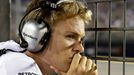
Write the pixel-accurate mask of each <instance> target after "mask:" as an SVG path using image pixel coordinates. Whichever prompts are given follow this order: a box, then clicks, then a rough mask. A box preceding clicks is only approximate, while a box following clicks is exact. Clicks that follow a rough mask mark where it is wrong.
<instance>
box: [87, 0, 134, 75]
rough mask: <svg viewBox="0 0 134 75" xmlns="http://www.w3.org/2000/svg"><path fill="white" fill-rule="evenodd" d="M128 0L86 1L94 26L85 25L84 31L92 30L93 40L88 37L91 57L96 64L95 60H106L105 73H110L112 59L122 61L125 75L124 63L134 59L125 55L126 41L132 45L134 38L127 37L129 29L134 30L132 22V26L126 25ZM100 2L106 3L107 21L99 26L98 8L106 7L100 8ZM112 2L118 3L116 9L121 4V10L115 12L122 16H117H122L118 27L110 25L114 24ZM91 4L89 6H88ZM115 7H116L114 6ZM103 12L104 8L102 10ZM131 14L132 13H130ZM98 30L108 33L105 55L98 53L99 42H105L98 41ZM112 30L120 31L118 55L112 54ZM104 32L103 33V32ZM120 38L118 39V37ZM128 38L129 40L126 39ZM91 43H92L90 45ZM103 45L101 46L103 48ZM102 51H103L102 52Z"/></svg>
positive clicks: (124, 74)
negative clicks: (106, 70)
mask: <svg viewBox="0 0 134 75" xmlns="http://www.w3.org/2000/svg"><path fill="white" fill-rule="evenodd" d="M129 1H131V0H89V1H87V2H88V5H89V8H91V10H92V11H93V23H92V25H94V27H87V28H86V32H94V38H95V39H94V40H90V38H91V37H89V40H87V41H89V42H88V46H90V45H91V46H93V47H94V54H92V55H90V56H91V58H92V59H94V60H95V63H96V64H97V61H98V60H103V61H108V74H107V75H111V62H112V61H116V62H122V63H123V64H122V72H123V73H122V75H126V73H125V72H126V63H127V62H132V63H133V62H134V59H133V57H131V58H128V57H127V56H126V54H127V47H126V46H127V43H129V42H133V43H132V45H133V46H134V41H133V40H134V38H133V39H128V38H127V32H129V31H131V32H134V24H133V27H128V22H127V21H128V20H127V18H129V17H128V16H127V11H128V7H127V6H128V3H129ZM132 2H133V4H134V1H132ZM101 3H104V4H105V3H106V4H107V7H106V8H108V9H107V14H106V15H108V18H106V19H107V21H108V23H107V24H106V26H105V27H104V26H103V27H101V26H99V25H100V23H99V17H100V14H99V13H101V12H99V11H100V10H101V11H103V9H106V8H101V9H100V7H98V5H99V4H101ZM114 3H119V5H117V9H118V6H119V7H120V5H122V6H121V7H120V8H121V10H122V11H119V12H117V13H118V14H122V16H119V17H122V18H121V22H122V24H121V26H118V27H114V26H112V25H114V24H113V23H112V22H113V15H114V14H115V13H113V12H114V10H113V7H114V6H113V4H114ZM90 6H91V7H90ZM115 8H116V7H115ZM104 12H105V10H104ZM132 12H133V13H134V11H133V10H132ZM132 16H133V15H132ZM100 31H104V32H107V33H108V35H107V39H106V41H107V42H108V43H107V45H105V46H104V47H107V50H108V51H107V55H103V54H99V53H98V52H100V51H98V49H99V48H100V44H103V42H106V41H105V39H103V41H101V42H100V40H101V39H99V38H100V35H101V34H99V32H100ZM113 31H119V32H122V36H121V37H122V42H120V44H119V45H120V46H121V48H122V49H121V53H120V54H121V55H120V56H114V55H112V54H113V53H112V47H113V46H112V45H113V39H116V38H113V37H112V35H113V34H112V32H113ZM104 34H105V33H104ZM116 35H120V34H116ZM132 35H133V34H131V36H130V37H132ZM119 40H120V39H119ZM128 40H129V41H128ZM114 42H115V43H114V44H115V45H118V44H117V43H118V42H119V41H118V39H116V41H114ZM92 44H93V45H92ZM104 47H103V48H104ZM102 53H103V52H102Z"/></svg>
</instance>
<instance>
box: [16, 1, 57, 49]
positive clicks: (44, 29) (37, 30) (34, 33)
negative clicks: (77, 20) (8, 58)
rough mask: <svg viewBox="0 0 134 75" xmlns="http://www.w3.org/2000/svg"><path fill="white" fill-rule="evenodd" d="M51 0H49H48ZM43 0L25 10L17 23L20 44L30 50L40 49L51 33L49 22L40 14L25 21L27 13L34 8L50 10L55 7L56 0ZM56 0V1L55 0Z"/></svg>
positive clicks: (45, 43)
mask: <svg viewBox="0 0 134 75" xmlns="http://www.w3.org/2000/svg"><path fill="white" fill-rule="evenodd" d="M50 1H51V0H50ZM50 1H46V0H43V1H41V2H40V3H39V5H38V6H37V7H35V8H33V9H31V10H30V11H29V12H27V13H26V14H25V15H24V16H23V18H22V20H21V22H20V24H19V37H20V46H21V47H22V48H25V49H26V50H28V51H31V52H39V51H41V50H42V49H43V48H44V47H45V46H46V45H47V43H48V41H49V39H50V35H51V29H50V26H49V24H48V23H47V22H46V21H44V20H43V18H42V15H41V16H38V15H37V17H35V18H34V19H30V20H28V21H25V18H26V16H27V15H29V14H30V13H31V12H32V11H34V10H43V9H44V8H45V9H44V10H47V11H48V12H50V11H51V10H54V9H56V8H57V5H56V3H57V2H58V0H52V1H54V2H55V3H54V2H50ZM56 1H57V2H56Z"/></svg>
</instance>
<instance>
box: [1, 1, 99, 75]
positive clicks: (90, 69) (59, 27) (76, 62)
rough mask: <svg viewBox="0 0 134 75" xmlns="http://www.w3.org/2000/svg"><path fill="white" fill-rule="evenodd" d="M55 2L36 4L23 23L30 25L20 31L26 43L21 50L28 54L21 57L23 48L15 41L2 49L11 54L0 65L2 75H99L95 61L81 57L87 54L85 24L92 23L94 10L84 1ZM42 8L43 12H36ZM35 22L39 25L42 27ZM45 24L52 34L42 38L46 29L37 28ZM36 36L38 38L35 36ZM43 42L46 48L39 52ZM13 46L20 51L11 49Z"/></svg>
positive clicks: (28, 10) (21, 27) (31, 7)
mask: <svg viewBox="0 0 134 75" xmlns="http://www.w3.org/2000/svg"><path fill="white" fill-rule="evenodd" d="M41 1H42V2H41ZM52 1H55V2H54V3H53V2H51V0H48V1H46V0H44V1H43V0H33V1H32V3H31V4H30V5H29V7H28V9H27V11H26V13H27V14H26V16H25V17H24V19H23V20H24V21H26V23H22V24H24V25H21V24H20V28H19V33H20V34H19V35H20V38H21V42H22V43H21V44H20V46H21V47H23V49H24V48H25V49H27V51H26V52H25V54H24V53H18V51H17V50H18V48H20V51H21V50H22V48H21V47H20V46H18V45H17V44H16V43H13V41H8V44H5V46H4V47H1V49H4V50H5V49H6V51H7V50H8V51H7V52H6V54H3V55H2V56H1V57H0V60H3V61H1V62H0V66H1V67H2V68H1V69H0V71H1V73H2V75H52V74H54V73H57V74H59V75H97V68H96V65H95V64H94V63H93V61H92V60H91V59H88V58H87V57H85V56H82V55H80V53H82V52H84V48H83V45H82V42H83V39H84V36H85V30H84V29H85V24H87V23H88V22H89V21H90V20H91V12H90V10H88V9H87V8H86V6H85V5H84V4H83V3H82V2H80V1H75V0H61V1H57V2H56V0H52ZM43 2H44V4H43ZM47 4H48V5H47ZM38 5H39V6H40V7H41V8H36V6H38ZM34 8H36V9H34ZM40 19H41V21H40ZM33 20H35V21H38V22H39V24H38V23H35V21H34V22H33ZM42 20H43V22H44V21H45V23H47V25H48V26H49V28H50V29H47V30H48V31H49V30H50V31H49V32H44V34H45V35H44V34H43V35H42V29H43V28H37V24H38V26H39V27H40V24H42ZM25 24H26V25H25ZM27 24H28V25H27ZM31 28H33V29H31ZM36 28H37V29H36ZM38 29H41V30H38ZM33 32H34V34H35V33H36V34H37V35H34V34H33ZM37 32H38V33H37ZM40 32H41V33H40ZM38 34H39V35H38ZM40 34H41V35H40ZM46 34H47V35H46ZM42 36H43V38H42ZM46 36H47V37H49V38H47V39H45V40H47V42H46V41H45V40H44V38H46ZM31 40H32V41H31ZM42 40H43V46H41V48H40V49H39V50H37V49H38V47H37V48H36V46H38V45H39V44H40V42H41V44H40V45H42ZM36 41H37V43H36ZM6 43H7V42H6ZM11 43H12V45H14V46H15V47H17V49H14V48H7V47H9V45H11ZM33 43H34V44H33ZM12 45H11V46H12ZM40 45H39V47H40ZM33 50H34V51H33ZM10 51H13V52H10ZM16 52H17V53H16ZM4 58H7V59H4ZM7 67H8V69H7ZM11 68H12V69H11Z"/></svg>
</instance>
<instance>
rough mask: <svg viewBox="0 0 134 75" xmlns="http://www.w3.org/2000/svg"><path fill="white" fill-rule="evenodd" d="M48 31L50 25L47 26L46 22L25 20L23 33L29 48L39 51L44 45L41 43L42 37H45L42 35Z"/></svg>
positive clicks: (32, 50)
mask: <svg viewBox="0 0 134 75" xmlns="http://www.w3.org/2000/svg"><path fill="white" fill-rule="evenodd" d="M48 33H49V32H48V26H46V24H45V22H43V21H41V22H40V23H38V21H35V20H30V21H27V22H25V24H24V26H23V29H22V33H21V34H22V37H23V39H24V40H25V41H26V42H27V44H28V47H27V50H29V51H31V52H37V51H40V50H41V49H42V47H43V46H44V44H43V43H40V41H41V39H43V38H42V37H44V35H46V34H48ZM22 42H23V40H22Z"/></svg>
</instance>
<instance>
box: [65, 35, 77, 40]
mask: <svg viewBox="0 0 134 75" xmlns="http://www.w3.org/2000/svg"><path fill="white" fill-rule="evenodd" d="M66 37H67V38H70V39H74V38H75V36H74V35H67V36H66Z"/></svg>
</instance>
